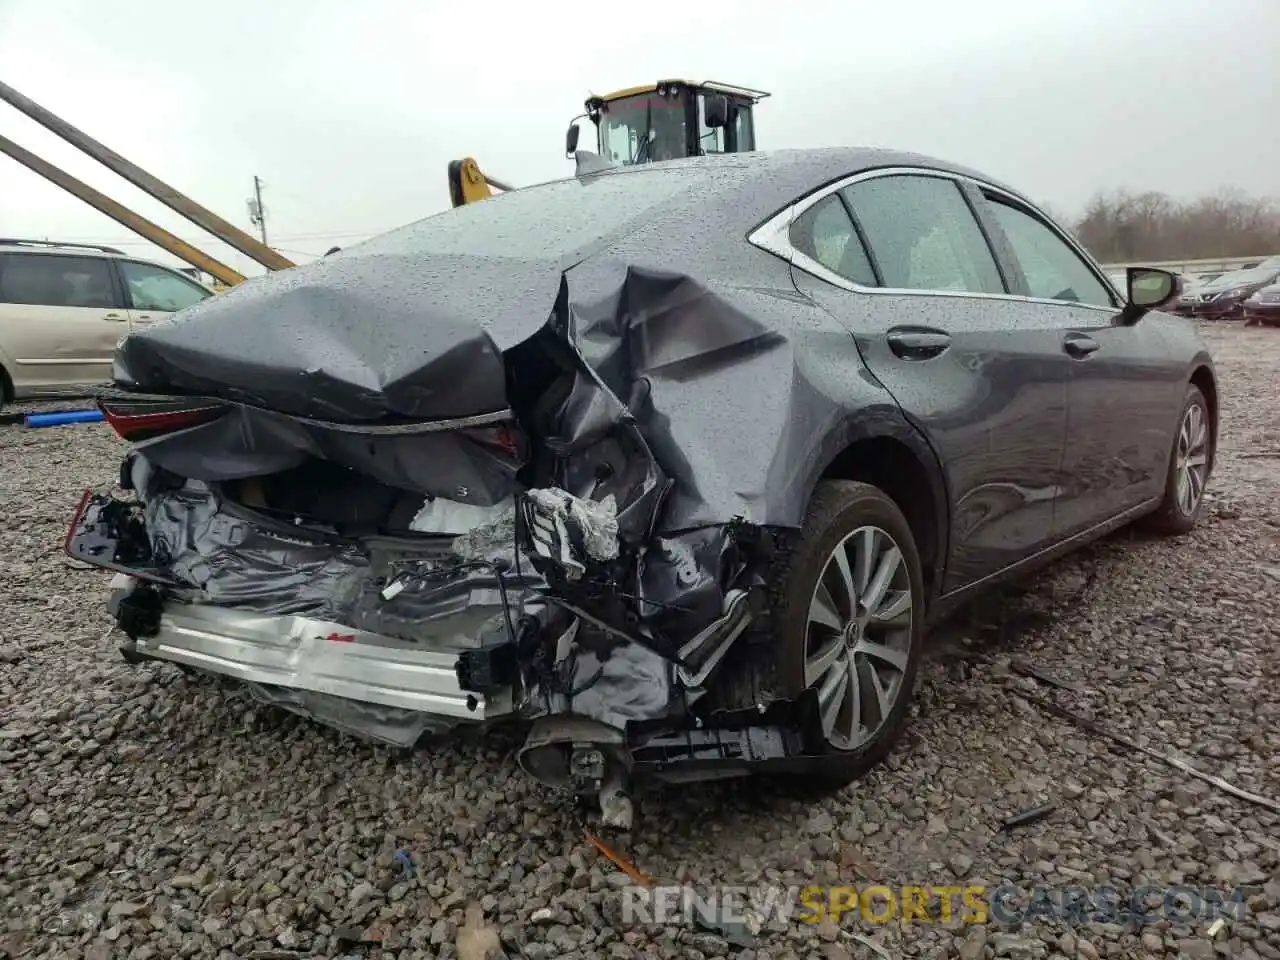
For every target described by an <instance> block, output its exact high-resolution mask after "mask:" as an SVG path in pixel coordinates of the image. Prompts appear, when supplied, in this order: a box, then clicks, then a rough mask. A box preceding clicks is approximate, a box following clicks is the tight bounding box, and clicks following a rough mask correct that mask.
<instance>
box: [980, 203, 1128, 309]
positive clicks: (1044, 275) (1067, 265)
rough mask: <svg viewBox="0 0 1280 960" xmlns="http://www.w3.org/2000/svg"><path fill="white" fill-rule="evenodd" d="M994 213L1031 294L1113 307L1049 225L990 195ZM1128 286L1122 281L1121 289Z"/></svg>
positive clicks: (1102, 287)
mask: <svg viewBox="0 0 1280 960" xmlns="http://www.w3.org/2000/svg"><path fill="white" fill-rule="evenodd" d="M987 200H988V202H989V204H990V209H991V211H992V212H993V213H994V214H995V218H996V221H997V222H998V223H999V224H1000V229H1001V230H1003V231H1004V235H1005V236H1006V237H1007V238H1008V240H1009V246H1010V247H1012V248H1013V254H1014V256H1015V257H1017V258H1018V263H1019V265H1020V266H1021V267H1022V274H1023V276H1025V277H1026V278H1027V292H1028V293H1029V294H1030V295H1031V296H1033V297H1039V298H1040V299H1042V300H1063V301H1066V302H1068V303H1087V304H1091V305H1093V306H1098V307H1113V306H1115V300H1114V299H1113V298H1112V296H1111V293H1110V291H1108V290H1107V288H1106V286H1105V285H1104V284H1103V283H1102V281H1101V280H1099V279H1098V277H1097V276H1096V275H1095V274H1094V272H1093V271H1092V270H1090V269H1089V266H1088V264H1086V263H1085V262H1084V261H1083V260H1082V259H1080V256H1079V255H1078V254H1077V253H1076V252H1075V251H1074V250H1072V249H1071V247H1070V246H1069V245H1068V244H1067V243H1066V241H1064V240H1063V239H1062V238H1061V237H1060V236H1058V234H1056V233H1055V232H1054V231H1053V230H1052V229H1051V228H1050V227H1049V226H1048V224H1046V223H1044V222H1042V221H1041V220H1039V219H1037V218H1036V217H1033V216H1031V214H1029V213H1026V212H1025V211H1023V210H1019V209H1018V208H1017V207H1014V206H1011V205H1010V204H1008V203H1005V202H1003V201H1002V200H1001V199H1000V198H999V197H995V196H988V197H987ZM1125 286H1127V283H1126V282H1125V281H1121V288H1122V289H1123V288H1124V287H1125Z"/></svg>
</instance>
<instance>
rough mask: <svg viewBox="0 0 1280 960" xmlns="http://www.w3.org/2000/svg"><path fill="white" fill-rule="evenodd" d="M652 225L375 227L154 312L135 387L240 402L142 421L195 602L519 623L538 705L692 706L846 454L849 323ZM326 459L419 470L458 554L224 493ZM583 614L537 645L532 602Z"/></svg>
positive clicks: (653, 709) (431, 519) (432, 522)
mask: <svg viewBox="0 0 1280 960" xmlns="http://www.w3.org/2000/svg"><path fill="white" fill-rule="evenodd" d="M603 176H606V177H611V176H612V175H610V174H605V175H603ZM587 189H594V188H591V187H588V188H587ZM487 203H493V204H495V205H494V206H492V207H489V210H491V211H497V212H500V211H501V210H502V209H503V208H502V207H501V204H502V199H501V198H498V199H497V200H496V201H488V202H487ZM478 206H485V205H478ZM485 215H488V214H485ZM495 215H496V214H495ZM467 216H469V217H478V216H481V214H478V213H474V212H473V213H468V214H467ZM494 236H495V237H496V236H497V235H496V234H495V235H494ZM661 237H662V235H661V229H660V223H659V220H658V219H655V220H654V221H653V223H645V222H643V221H639V220H637V221H636V222H635V223H633V224H632V226H631V228H630V229H629V230H628V231H624V232H623V233H622V234H619V236H618V237H616V238H614V239H612V240H608V241H601V242H600V243H599V244H597V245H596V246H595V247H593V248H591V249H589V250H586V251H581V250H580V251H577V252H575V253H574V254H573V255H572V256H568V255H566V256H563V257H560V258H559V259H552V258H550V257H548V258H546V259H540V260H535V259H530V260H523V259H514V258H506V257H501V256H495V257H489V258H486V257H468V258H459V257H451V256H444V255H437V254H430V255H428V254H426V253H424V252H421V251H418V252H414V251H412V250H408V249H405V248H403V247H400V248H395V247H388V246H387V245H386V244H383V245H382V246H379V245H378V244H377V243H374V244H373V245H371V246H369V247H367V248H364V249H362V247H365V245H361V246H357V247H352V248H348V249H347V250H344V251H342V252H340V253H338V254H335V255H334V256H332V257H327V258H324V259H323V260H321V261H318V262H316V263H313V264H309V265H306V266H303V267H298V268H296V269H293V270H290V271H284V272H282V273H279V274H274V275H269V276H265V277H262V278H259V279H256V280H254V281H252V282H250V283H247V284H244V285H243V286H242V287H240V288H237V289H236V290H234V291H231V292H230V293H227V294H224V295H222V296H220V297H217V298H212V299H210V300H208V301H205V302H204V303H202V304H200V305H199V306H197V307H195V308H192V309H190V310H188V311H184V312H183V313H182V314H179V315H178V316H177V317H176V318H175V319H173V320H172V321H171V322H167V323H163V324H158V325H156V326H155V327H152V328H148V329H143V330H139V331H136V332H135V333H133V334H131V335H130V336H129V337H127V338H126V339H125V340H124V341H123V343H122V345H121V347H120V349H119V351H118V354H117V358H116V368H115V376H116V380H117V383H118V384H119V385H120V386H121V387H123V388H125V389H127V390H132V391H137V392H154V393H158V394H175V393H176V394H185V395H196V394H198V395H200V396H208V397H212V398H217V399H219V400H221V401H224V402H226V403H228V404H230V405H231V406H230V410H229V412H228V413H226V414H225V415H223V416H221V417H220V418H218V419H216V420H213V421H212V422H209V423H204V424H201V425H198V426H193V427H191V428H189V429H186V430H181V431H177V432H174V433H169V434H164V435H161V436H157V437H154V438H152V439H148V440H144V441H143V442H142V443H141V444H139V445H138V450H139V453H140V454H141V455H142V457H144V458H146V459H147V460H148V461H150V462H151V463H152V464H154V465H155V466H156V467H159V468H163V470H164V471H168V472H169V473H172V474H176V475H177V476H178V477H180V478H188V483H187V485H186V486H184V487H182V488H181V489H179V490H167V491H158V492H153V493H151V494H149V495H148V496H149V498H150V499H149V500H148V506H147V510H148V524H149V525H151V526H152V537H153V540H154V541H155V543H156V544H157V545H158V546H160V547H162V549H163V550H164V551H165V556H166V557H167V558H168V559H169V561H170V562H171V563H172V564H173V567H174V569H175V571H177V572H179V573H180V575H181V577H182V579H184V580H187V581H189V582H191V583H193V584H194V585H195V587H196V591H197V593H196V597H197V599H198V601H199V602H201V603H210V604H225V605H229V606H235V607H240V608H250V609H261V610H264V611H266V610H274V609H277V608H282V609H290V610H292V609H297V610H305V611H308V612H314V613H317V614H320V613H322V614H323V615H324V616H325V617H327V618H330V619H335V620H339V621H341V622H345V623H350V624H351V625H352V626H354V627H358V628H359V629H363V630H369V631H374V632H377V633H380V634H385V635H387V636H393V637H401V638H411V639H414V640H417V641H420V642H428V643H432V644H436V643H443V644H445V645H446V646H452V647H453V648H470V649H479V650H488V649H495V648H497V647H498V646H499V645H501V644H503V643H512V642H515V643H516V646H517V647H518V648H519V649H520V651H521V652H520V656H521V658H522V659H521V661H520V671H521V673H520V676H521V686H522V688H523V693H524V696H525V701H524V703H525V705H526V706H529V707H530V709H532V705H534V704H538V705H539V706H538V709H544V710H547V711H549V712H552V713H555V712H572V713H574V714H580V715H583V716H588V717H593V718H596V719H598V720H600V721H602V722H604V723H607V724H610V725H616V726H620V727H625V726H626V724H628V723H630V722H632V721H636V720H653V719H655V718H661V717H667V716H674V715H677V714H680V713H682V712H687V709H688V702H689V701H690V699H691V698H696V697H697V696H699V695H701V693H702V692H704V690H705V688H706V687H707V686H708V685H710V684H711V683H712V682H714V678H715V670H716V669H717V668H718V667H719V665H720V664H721V663H722V662H724V661H725V660H726V659H727V658H728V657H727V655H728V653H729V652H730V647H731V646H732V645H733V644H734V643H736V642H738V639H739V638H740V637H741V636H742V635H743V634H744V633H745V631H746V629H747V627H748V625H749V624H750V623H751V622H752V621H753V614H752V610H753V604H752V603H750V602H749V601H750V599H751V598H752V597H753V596H755V595H756V594H757V592H758V590H759V588H760V585H761V584H762V582H763V567H764V560H765V558H766V557H767V554H768V549H767V548H768V546H769V544H770V543H771V540H770V536H769V534H768V531H770V530H772V529H775V528H778V527H794V526H798V525H799V523H800V521H801V519H802V516H803V509H804V505H805V502H806V499H807V496H808V493H809V491H810V490H811V489H812V485H813V482H814V480H815V478H816V476H817V474H818V473H819V472H820V470H821V468H822V466H823V465H824V462H825V460H826V459H828V458H829V457H830V455H831V454H832V453H833V451H831V450H830V449H828V448H827V447H826V446H824V444H829V443H830V442H831V441H830V436H831V434H832V432H833V431H832V425H833V424H834V423H836V422H838V421H839V420H840V418H841V417H842V416H843V412H842V410H841V409H840V408H839V407H838V406H837V405H836V403H835V402H834V401H833V400H832V399H831V391H830V390H829V389H828V388H827V387H826V386H825V384H826V383H827V382H829V381H830V380H831V379H832V378H833V377H836V376H843V373H841V372H840V371H838V370H833V369H831V368H830V367H829V366H824V362H823V361H822V360H821V359H815V358H820V357H821V356H822V355H823V353H822V351H814V350H812V349H808V351H807V352H806V347H811V346H812V343H811V342H810V343H806V340H807V339H809V340H811V339H812V338H815V337H824V336H831V335H832V334H831V330H830V327H829V325H828V326H826V327H823V326H822V325H821V323H819V322H818V321H817V320H816V319H814V320H813V323H812V325H811V326H808V327H806V326H804V323H805V319H806V317H807V316H808V315H807V314H805V312H804V310H803V309H801V310H797V301H796V299H795V298H794V297H793V296H790V295H789V294H788V293H786V292H780V291H779V290H776V289H760V288H757V287H755V286H753V285H752V279H751V278H749V277H732V276H723V275H717V276H716V278H715V279H714V280H713V279H711V278H709V277H708V276H706V275H704V274H703V273H700V272H698V270H696V269H695V268H693V267H691V266H689V265H690V264H694V263H698V262H699V260H698V258H696V257H686V256H681V255H677V254H678V251H674V248H671V247H670V245H669V244H668V247H667V248H666V249H665V252H664V247H663V245H662V244H663V241H662V239H661ZM699 242H703V243H706V244H709V245H713V244H714V243H715V242H716V241H715V239H714V238H703V239H702V240H701V241H699ZM707 249H708V250H710V249H711V247H710V246H709V247H708V248H707ZM704 252H705V251H704ZM762 256H763V254H762ZM842 336H843V339H842V340H841V344H842V346H843V348H844V349H852V348H851V347H849V346H848V340H847V335H842ZM828 352H829V351H828ZM504 411H505V412H508V413H504ZM473 417H481V418H494V417H498V418H499V420H493V419H485V420H484V421H483V422H484V423H485V424H492V423H495V422H500V423H501V425H502V426H503V428H504V429H507V430H510V431H511V436H512V437H515V438H516V441H517V442H515V443H514V444H513V443H508V442H507V440H509V439H510V437H508V438H507V440H504V441H503V442H501V443H498V444H497V445H495V443H494V442H493V439H492V438H491V437H486V436H484V435H479V436H478V435H477V434H476V432H475V430H474V429H473V427H472V426H470V425H468V423H467V422H466V419H465V418H473ZM503 417H505V418H506V419H502V418H503ZM448 418H454V419H448ZM457 418H462V419H457ZM316 462H324V463H331V464H335V465H339V466H341V468H343V469H345V470H349V471H350V472H351V474H352V476H353V477H355V478H357V479H359V478H368V479H371V480H373V481H376V482H377V483H379V484H382V485H384V486H385V487H387V488H390V489H391V490H393V491H396V492H397V494H404V495H405V496H406V497H407V498H408V502H409V503H411V505H412V506H411V509H410V511H409V513H408V514H407V515H405V516H404V517H403V525H402V527H401V528H400V529H403V530H404V531H406V532H407V533H412V534H417V535H428V534H429V535H438V537H439V539H440V543H441V545H442V549H441V552H440V553H433V552H431V551H426V552H424V548H423V546H422V545H421V543H420V542H414V543H409V542H406V543H395V542H394V539H395V538H394V537H393V536H391V537H384V538H382V539H378V537H363V536H362V537H356V538H355V539H354V540H352V539H349V538H348V539H342V538H339V539H338V540H336V541H328V542H322V543H320V544H317V543H316V542H313V541H309V540H307V539H306V538H296V539H295V540H293V541H290V540H289V539H288V536H289V535H288V533H287V531H284V530H277V529H272V528H270V527H269V526H263V525H262V524H260V523H258V522H257V521H252V522H250V521H247V520H246V519H244V518H243V517H241V516H240V514H239V513H237V511H236V510H235V509H234V508H233V506H232V505H229V504H228V503H227V502H226V501H225V500H224V499H220V497H219V495H218V493H217V491H218V490H219V489H221V487H222V485H226V484H229V483H233V482H235V481H238V480H241V479H243V478H256V477H262V476H272V475H280V474H281V473H284V472H287V471H291V470H297V471H305V470H306V469H308V468H309V465H311V464H314V463H316ZM139 489H143V487H139ZM304 512H305V511H304ZM387 516H397V517H398V516H401V514H400V513H397V512H395V511H390V512H389V513H388V514H387ZM379 523H380V524H381V525H382V526H383V527H386V526H387V524H386V523H385V522H384V520H380V521H379ZM386 532H388V533H391V531H386ZM521 537H523V538H524V539H523V540H521ZM517 543H521V547H517V546H516V544H517ZM566 611H569V612H566ZM572 611H578V613H573V612H572ZM580 614H582V615H589V617H590V620H589V621H586V623H587V625H586V626H585V627H584V628H583V629H582V630H581V631H580V633H579V634H577V635H575V637H574V639H573V642H572V644H571V647H570V649H567V650H562V651H559V652H558V654H557V655H555V656H551V655H549V654H548V653H547V652H546V650H545V646H546V642H547V641H546V640H545V637H544V638H543V642H542V646H541V647H539V646H538V644H537V643H535V644H533V645H531V646H521V643H523V641H521V640H520V637H519V636H517V634H520V636H523V634H522V633H521V629H522V628H521V623H522V622H524V621H525V620H526V619H529V620H531V621H533V622H535V623H537V624H541V625H543V627H544V628H545V629H550V628H547V627H546V624H547V622H548V620H550V619H556V622H557V624H558V626H557V628H556V629H557V630H563V624H564V622H565V621H566V620H567V619H571V618H572V617H573V616H579V615H580ZM517 641H518V642H517ZM540 658H541V659H540ZM475 669H476V670H477V671H478V673H479V674H484V675H488V672H489V671H491V670H492V669H496V668H494V667H493V665H492V664H489V663H487V662H481V661H477V663H476V667H475Z"/></svg>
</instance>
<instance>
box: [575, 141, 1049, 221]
mask: <svg viewBox="0 0 1280 960" xmlns="http://www.w3.org/2000/svg"><path fill="white" fill-rule="evenodd" d="M895 167H915V168H923V169H928V170H936V171H939V172H942V173H950V174H953V175H956V176H962V177H970V178H973V179H975V180H979V181H982V182H984V183H988V184H990V185H991V186H993V187H999V188H1000V189H1001V190H1004V191H1006V192H1008V193H1010V194H1012V195H1013V196H1015V197H1018V198H1019V199H1022V200H1025V201H1026V202H1027V203H1032V205H1033V206H1038V204H1034V203H1033V202H1032V201H1030V200H1028V199H1027V198H1026V197H1025V196H1024V195H1023V194H1022V193H1021V192H1020V191H1018V190H1015V189H1014V188H1012V187H1010V186H1008V185H1007V184H1003V183H1001V182H1000V181H999V180H997V179H995V178H993V177H990V176H987V175H986V174H984V173H981V172H979V171H977V170H973V169H970V168H968V167H964V166H961V165H959V164H955V163H951V162H948V161H946V160H941V159H938V158H937V157H931V156H928V155H926V154H921V153H912V152H908V151H903V150H890V149H884V148H879V147H821V148H815V149H789V150H755V151H751V152H748V153H730V154H708V155H706V156H701V157H687V158H684V159H680V160H666V161H662V162H659V163H648V164H637V165H635V166H628V167H618V168H612V169H608V170H603V171H600V172H599V173H591V174H587V175H586V176H587V177H588V178H591V177H608V176H627V175H628V174H631V173H640V172H644V171H654V170H659V169H664V168H665V169H670V170H671V171H672V172H673V173H674V172H676V171H679V170H681V169H708V168H710V169H734V170H737V171H738V172H740V173H741V174H742V177H743V180H744V181H745V182H744V183H742V184H741V185H740V187H739V188H738V189H735V190H733V191H732V192H733V193H734V194H736V195H737V196H735V203H734V204H733V206H734V208H735V210H737V211H739V212H742V213H744V214H746V215H747V216H754V217H756V218H757V219H763V218H764V217H767V216H769V215H771V214H772V213H774V212H776V211H777V210H778V209H780V208H781V207H784V206H786V205H787V204H789V203H791V202H792V201H793V200H796V199H798V198H800V197H802V196H804V195H805V194H808V193H811V192H813V191H814V190H817V189H819V188H820V187H823V186H825V185H826V184H828V183H830V182H832V181H835V180H841V179H843V178H845V177H848V176H854V175H856V174H859V173H866V172H868V171H871V170H877V169H889V168H895Z"/></svg>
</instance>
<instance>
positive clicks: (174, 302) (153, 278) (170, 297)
mask: <svg viewBox="0 0 1280 960" xmlns="http://www.w3.org/2000/svg"><path fill="white" fill-rule="evenodd" d="M116 265H117V266H118V267H119V269H120V280H121V284H122V286H123V287H124V292H125V296H126V298H127V299H128V303H129V319H130V323H131V325H132V326H134V327H146V326H148V325H149V324H152V323H155V322H156V321H157V320H163V319H164V318H165V317H167V316H169V314H171V313H175V312H176V311H178V310H181V309H183V308H184V307H189V306H191V305H192V304H194V303H199V302H200V301H201V300H204V299H206V298H208V297H211V296H213V293H212V291H210V290H208V289H206V288H205V287H202V286H201V285H200V284H198V283H196V282H194V281H192V280H188V279H187V278H186V277H184V276H182V274H180V273H178V272H177V271H176V270H169V269H167V268H166V267H162V266H159V265H158V264H154V263H143V262H141V261H138V260H117V261H116Z"/></svg>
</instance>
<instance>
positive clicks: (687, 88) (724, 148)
mask: <svg viewBox="0 0 1280 960" xmlns="http://www.w3.org/2000/svg"><path fill="white" fill-rule="evenodd" d="M767 96H769V94H767V93H765V92H764V91H763V90H752V89H750V88H748V87H738V86H734V85H733V84H728V83H718V82H716V81H705V82H701V83H695V82H692V81H689V80H659V81H658V82H657V83H650V84H645V85H643V86H639V87H628V88H626V89H625V90H618V91H616V92H614V93H610V94H607V95H606V96H602V97H596V96H593V97H588V98H587V101H586V103H585V107H586V112H585V113H583V114H581V115H579V116H577V117H575V118H574V119H573V121H572V122H571V123H570V124H569V129H568V132H567V133H566V134H565V145H564V146H565V155H566V156H567V157H575V158H576V159H577V161H578V169H579V171H580V172H587V171H589V170H591V169H599V168H602V167H607V166H631V165H633V164H637V163H652V162H654V161H658V160H674V159H676V158H679V157H697V156H702V155H703V154H708V153H743V152H745V151H748V150H754V149H755V148H756V129H755V105H756V104H757V103H759V102H760V101H761V100H763V99H764V98H765V97H767ZM582 120H590V121H591V122H592V124H594V125H595V128H596V153H595V154H589V153H579V151H578V140H579V138H580V136H581V127H580V121H582ZM495 187H496V188H497V189H499V190H504V191H505V190H510V189H511V187H509V186H507V185H506V184H504V183H503V182H502V181H500V180H495V179H494V178H493V177H489V176H487V175H485V174H484V173H482V172H481V170H480V167H479V165H478V164H477V163H476V161H475V160H474V159H472V158H471V157H466V158H464V159H462V160H455V161H453V162H452V163H450V164H449V196H450V199H451V200H452V201H453V205H454V206H455V207H460V206H462V205H463V204H466V203H475V201H477V200H483V199H484V198H485V197H489V196H492V195H493V188H495Z"/></svg>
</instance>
